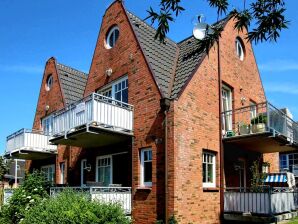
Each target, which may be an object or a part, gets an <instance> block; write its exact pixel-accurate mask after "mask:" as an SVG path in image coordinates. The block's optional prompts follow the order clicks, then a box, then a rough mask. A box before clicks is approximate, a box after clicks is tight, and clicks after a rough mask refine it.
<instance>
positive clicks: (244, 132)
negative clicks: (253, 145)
mask: <svg viewBox="0 0 298 224" xmlns="http://www.w3.org/2000/svg"><path fill="white" fill-rule="evenodd" d="M239 133H240V135H248V134H249V133H250V127H249V126H248V125H242V126H240V127H239Z"/></svg>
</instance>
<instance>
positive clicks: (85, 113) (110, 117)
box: [53, 93, 133, 137]
mask: <svg viewBox="0 0 298 224" xmlns="http://www.w3.org/2000/svg"><path fill="white" fill-rule="evenodd" d="M82 126H86V127H87V128H88V127H89V126H97V127H100V128H106V129H110V130H112V131H117V132H125V133H132V132H133V106H131V105H129V104H126V103H123V102H120V101H117V100H114V99H112V98H109V97H105V96H103V95H100V94H97V93H93V94H91V95H90V96H88V97H86V98H84V99H83V100H80V101H78V102H76V103H74V104H72V105H70V106H68V107H66V108H64V109H63V110H61V111H58V112H57V113H55V114H54V118H53V136H54V137H57V136H63V135H66V134H67V133H69V132H71V131H74V130H76V129H79V128H80V127H82Z"/></svg>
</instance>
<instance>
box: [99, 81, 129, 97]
mask: <svg viewBox="0 0 298 224" xmlns="http://www.w3.org/2000/svg"><path fill="white" fill-rule="evenodd" d="M98 92H99V93H100V94H102V95H104V96H106V97H110V98H112V99H115V100H117V101H120V102H123V103H128V79H127V76H125V77H124V78H121V79H119V80H117V81H115V82H113V83H111V84H108V85H107V86H105V87H104V88H103V89H101V90H100V91H98Z"/></svg>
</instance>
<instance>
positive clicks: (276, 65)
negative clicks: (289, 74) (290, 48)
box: [259, 59, 298, 72]
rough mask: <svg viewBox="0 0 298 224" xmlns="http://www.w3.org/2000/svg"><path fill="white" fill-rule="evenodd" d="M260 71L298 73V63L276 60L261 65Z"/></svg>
mask: <svg viewBox="0 0 298 224" xmlns="http://www.w3.org/2000/svg"><path fill="white" fill-rule="evenodd" d="M259 69H260V70H261V71H266V72H285V71H298V61H293V60H281V59H276V60H273V61H269V62H266V63H263V64H259Z"/></svg>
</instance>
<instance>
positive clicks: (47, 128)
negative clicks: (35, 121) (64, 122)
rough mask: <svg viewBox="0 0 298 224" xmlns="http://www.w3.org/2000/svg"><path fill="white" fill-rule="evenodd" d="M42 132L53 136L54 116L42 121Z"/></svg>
mask: <svg viewBox="0 0 298 224" xmlns="http://www.w3.org/2000/svg"><path fill="white" fill-rule="evenodd" d="M41 125H42V130H43V133H44V134H45V135H51V134H52V132H53V116H52V115H50V116H48V117H45V118H43V119H42V121H41Z"/></svg>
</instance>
